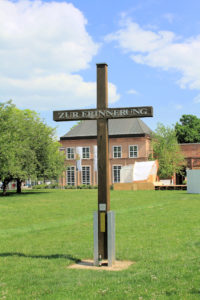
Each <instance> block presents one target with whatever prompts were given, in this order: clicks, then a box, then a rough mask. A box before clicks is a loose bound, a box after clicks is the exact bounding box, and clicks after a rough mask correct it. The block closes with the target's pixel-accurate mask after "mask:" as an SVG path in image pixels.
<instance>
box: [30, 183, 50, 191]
mask: <svg viewBox="0 0 200 300" xmlns="http://www.w3.org/2000/svg"><path fill="white" fill-rule="evenodd" d="M47 188H48V185H47V184H36V185H34V186H33V187H32V189H34V190H41V189H47Z"/></svg>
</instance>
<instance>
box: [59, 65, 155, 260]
mask: <svg viewBox="0 0 200 300" xmlns="http://www.w3.org/2000/svg"><path fill="white" fill-rule="evenodd" d="M107 67H108V66H107V64H105V63H101V64H97V109H83V110H63V111H54V112H53V119H54V121H56V122H62V121H75V120H97V146H98V255H99V257H101V258H102V259H108V247H107V238H108V232H107V221H106V220H107V218H106V215H107V213H108V212H109V211H110V186H109V146H108V119H120V118H141V117H142V118H144V117H153V108H152V106H142V107H124V108H108V76H107Z"/></svg>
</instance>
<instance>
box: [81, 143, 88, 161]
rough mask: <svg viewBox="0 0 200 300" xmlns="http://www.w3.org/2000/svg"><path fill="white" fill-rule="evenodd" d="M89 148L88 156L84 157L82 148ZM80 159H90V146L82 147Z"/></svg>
mask: <svg viewBox="0 0 200 300" xmlns="http://www.w3.org/2000/svg"><path fill="white" fill-rule="evenodd" d="M87 148H88V149H89V152H88V153H89V156H88V157H84V155H83V149H87ZM82 159H90V146H86V147H82Z"/></svg>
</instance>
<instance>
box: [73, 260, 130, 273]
mask: <svg viewBox="0 0 200 300" xmlns="http://www.w3.org/2000/svg"><path fill="white" fill-rule="evenodd" d="M134 263H135V262H133V261H128V260H127V261H126V260H124V261H119V260H118V261H115V264H113V265H112V266H108V265H106V262H104V261H102V266H101V267H97V266H95V265H94V261H93V260H91V259H86V260H82V261H80V262H78V263H76V264H73V265H70V266H68V268H69V269H82V270H87V269H89V270H95V271H122V270H126V269H128V267H130V266H131V265H132V264H134Z"/></svg>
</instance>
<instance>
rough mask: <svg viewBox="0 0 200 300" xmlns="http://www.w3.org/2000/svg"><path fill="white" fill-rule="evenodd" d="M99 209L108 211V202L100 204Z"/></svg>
mask: <svg viewBox="0 0 200 300" xmlns="http://www.w3.org/2000/svg"><path fill="white" fill-rule="evenodd" d="M99 210H100V211H106V203H101V204H99Z"/></svg>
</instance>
